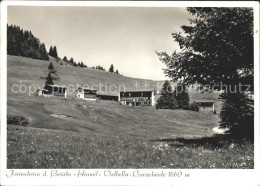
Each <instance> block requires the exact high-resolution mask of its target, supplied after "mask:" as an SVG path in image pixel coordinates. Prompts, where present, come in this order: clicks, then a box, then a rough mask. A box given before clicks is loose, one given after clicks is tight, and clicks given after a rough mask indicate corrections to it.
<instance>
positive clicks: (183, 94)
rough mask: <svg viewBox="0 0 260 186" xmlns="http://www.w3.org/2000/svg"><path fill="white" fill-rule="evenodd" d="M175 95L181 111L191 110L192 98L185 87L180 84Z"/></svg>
mask: <svg viewBox="0 0 260 186" xmlns="http://www.w3.org/2000/svg"><path fill="white" fill-rule="evenodd" d="M174 95H175V98H176V101H177V103H178V107H179V109H184V110H189V109H190V98H189V94H188V90H187V89H186V86H185V85H183V84H181V83H178V84H177V85H176V87H175V90H174Z"/></svg>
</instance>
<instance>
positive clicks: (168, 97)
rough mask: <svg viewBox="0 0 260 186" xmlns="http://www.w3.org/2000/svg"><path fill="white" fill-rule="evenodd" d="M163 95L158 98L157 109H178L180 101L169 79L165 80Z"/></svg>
mask: <svg viewBox="0 0 260 186" xmlns="http://www.w3.org/2000/svg"><path fill="white" fill-rule="evenodd" d="M161 94H162V95H161V97H160V98H159V99H158V101H157V104H156V108H157V109H177V108H178V103H177V101H176V99H175V96H174V94H173V91H172V87H171V84H170V82H169V81H167V80H166V81H165V82H164V84H163V87H162V90H161Z"/></svg>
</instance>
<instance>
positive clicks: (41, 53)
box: [39, 43, 49, 60]
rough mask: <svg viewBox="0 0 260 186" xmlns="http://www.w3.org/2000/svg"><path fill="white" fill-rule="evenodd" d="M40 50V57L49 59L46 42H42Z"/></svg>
mask: <svg viewBox="0 0 260 186" xmlns="http://www.w3.org/2000/svg"><path fill="white" fill-rule="evenodd" d="M39 52H40V59H43V60H49V56H48V54H47V51H46V48H45V44H44V43H42V44H41V45H40V48H39Z"/></svg>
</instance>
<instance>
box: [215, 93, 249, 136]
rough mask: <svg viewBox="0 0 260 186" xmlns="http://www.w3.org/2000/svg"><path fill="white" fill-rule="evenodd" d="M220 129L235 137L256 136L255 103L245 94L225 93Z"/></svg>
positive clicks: (223, 95) (222, 96)
mask: <svg viewBox="0 0 260 186" xmlns="http://www.w3.org/2000/svg"><path fill="white" fill-rule="evenodd" d="M221 98H222V101H223V104H222V109H221V111H220V118H221V121H220V127H221V128H224V129H228V131H227V133H229V134H231V135H233V136H235V137H239V138H241V137H247V138H252V139H253V136H254V102H253V101H252V100H251V99H249V98H248V97H247V96H246V95H245V94H244V93H240V92H237V93H223V94H222V95H221Z"/></svg>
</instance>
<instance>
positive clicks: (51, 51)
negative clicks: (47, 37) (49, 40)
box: [49, 46, 53, 56]
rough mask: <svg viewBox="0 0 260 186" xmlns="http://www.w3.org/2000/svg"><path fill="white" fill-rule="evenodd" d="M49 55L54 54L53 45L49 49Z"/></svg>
mask: <svg viewBox="0 0 260 186" xmlns="http://www.w3.org/2000/svg"><path fill="white" fill-rule="evenodd" d="M49 55H50V56H53V49H52V46H51V47H50V49H49Z"/></svg>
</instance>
